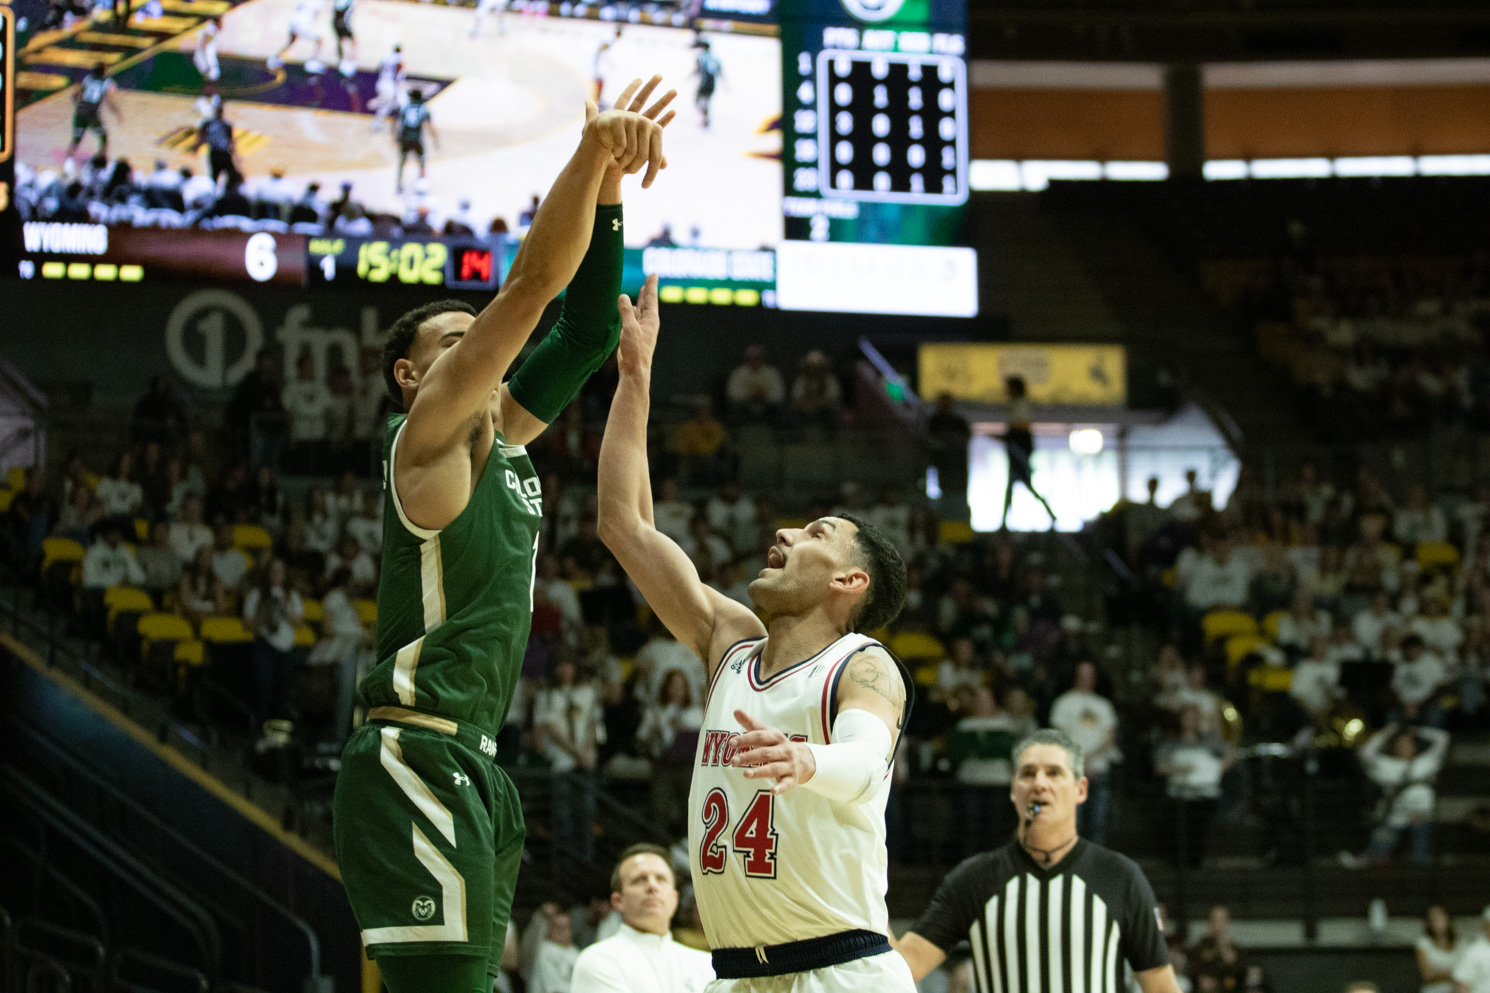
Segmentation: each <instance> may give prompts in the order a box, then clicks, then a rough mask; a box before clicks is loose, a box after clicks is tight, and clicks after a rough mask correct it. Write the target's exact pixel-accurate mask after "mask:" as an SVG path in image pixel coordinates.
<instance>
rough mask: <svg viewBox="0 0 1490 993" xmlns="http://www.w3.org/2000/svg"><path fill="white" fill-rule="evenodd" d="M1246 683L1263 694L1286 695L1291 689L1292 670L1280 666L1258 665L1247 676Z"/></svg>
mask: <svg viewBox="0 0 1490 993" xmlns="http://www.w3.org/2000/svg"><path fill="white" fill-rule="evenodd" d="M1247 682H1249V683H1251V684H1252V685H1253V686H1255V687H1257V688H1258V689H1260V690H1262V691H1263V692H1264V693H1287V692H1288V691H1289V690H1291V689H1292V688H1293V670H1292V669H1285V668H1284V667H1283V666H1281V665H1260V666H1258V667H1257V668H1256V669H1253V670H1252V671H1251V672H1250V673H1248V674H1247Z"/></svg>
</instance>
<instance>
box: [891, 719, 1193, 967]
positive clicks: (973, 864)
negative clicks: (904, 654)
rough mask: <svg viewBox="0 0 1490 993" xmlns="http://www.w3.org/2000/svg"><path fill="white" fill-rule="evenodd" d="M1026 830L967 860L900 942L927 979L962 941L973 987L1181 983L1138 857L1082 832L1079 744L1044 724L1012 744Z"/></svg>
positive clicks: (1017, 800) (1017, 799)
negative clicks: (1128, 979)
mask: <svg viewBox="0 0 1490 993" xmlns="http://www.w3.org/2000/svg"><path fill="white" fill-rule="evenodd" d="M1014 767H1015V774H1014V785H1013V787H1012V788H1011V790H1010V797H1011V799H1012V800H1013V801H1014V808H1015V810H1016V811H1018V813H1019V833H1018V835H1017V837H1016V838H1015V840H1014V841H1011V842H1009V844H1007V845H1004V846H1003V847H1002V848H998V849H995V850H993V851H991V852H984V853H983V854H981V855H974V856H973V857H972V858H970V859H967V860H966V861H964V862H963V863H962V864H961V865H959V866H958V867H957V868H956V869H953V870H952V872H951V874H950V875H948V876H947V878H946V879H945V880H943V882H942V885H941V886H940V887H939V888H938V889H937V891H936V896H934V897H933V898H932V900H931V906H929V907H927V908H926V912H925V913H923V914H922V915H921V919H920V920H918V921H916V923H915V926H914V927H912V928H911V930H910V931H907V932H906V934H905V937H903V938H901V939H900V940H899V941H898V942H896V943H895V947H896V948H897V949H898V950H899V951H900V954H901V955H903V956H905V960H906V962H908V963H909V964H910V967H911V973H912V975H914V976H915V978H916V980H917V981H918V982H919V981H920V979H921V977H923V976H925V975H926V974H927V973H928V972H930V971H931V970H932V969H935V968H936V967H937V966H938V965H940V964H941V963H942V961H943V960H944V959H946V957H947V953H948V952H949V951H951V950H952V949H953V948H955V947H956V946H957V944H958V943H959V942H961V941H962V940H963V939H967V940H968V942H969V943H970V945H971V955H972V964H973V981H974V985H975V987H976V989H977V993H1123V991H1124V990H1126V989H1127V985H1126V983H1125V981H1124V975H1123V966H1124V964H1125V963H1126V964H1127V965H1128V966H1129V967H1131V968H1132V969H1133V973H1134V976H1135V977H1136V978H1137V980H1138V985H1139V986H1140V987H1141V988H1142V990H1143V993H1179V986H1178V984H1177V983H1176V982H1175V978H1174V969H1173V968H1172V967H1171V966H1170V965H1169V952H1168V950H1167V948H1166V947H1165V944H1164V934H1163V932H1162V931H1161V929H1160V927H1159V916H1158V911H1157V908H1156V906H1155V901H1154V891H1153V889H1152V888H1150V886H1149V883H1148V880H1147V879H1145V878H1144V877H1143V872H1142V871H1141V870H1140V869H1139V868H1138V866H1137V865H1135V864H1134V863H1133V861H1132V860H1131V859H1128V858H1125V857H1124V856H1122V855H1119V854H1117V853H1116V852H1113V851H1109V850H1108V849H1106V848H1103V847H1102V846H1101V845H1098V844H1094V843H1092V842H1090V841H1084V840H1082V839H1081V838H1080V837H1078V836H1077V833H1076V807H1077V805H1079V804H1081V803H1082V802H1084V801H1085V800H1086V789H1087V781H1086V776H1085V775H1084V768H1083V762H1082V753H1081V746H1080V745H1078V744H1077V743H1076V742H1075V741H1073V740H1072V739H1071V738H1070V736H1068V735H1067V734H1065V733H1064V732H1062V731H1054V730H1046V731H1036V732H1035V733H1034V734H1032V735H1030V736H1029V737H1027V738H1025V739H1024V740H1023V741H1021V742H1020V743H1019V744H1018V745H1017V746H1015V749H1014Z"/></svg>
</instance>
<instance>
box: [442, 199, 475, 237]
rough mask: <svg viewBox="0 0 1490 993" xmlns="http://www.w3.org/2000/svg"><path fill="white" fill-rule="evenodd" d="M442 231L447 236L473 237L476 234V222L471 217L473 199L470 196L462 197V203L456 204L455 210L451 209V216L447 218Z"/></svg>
mask: <svg viewBox="0 0 1490 993" xmlns="http://www.w3.org/2000/svg"><path fill="white" fill-rule="evenodd" d="M442 231H443V232H444V234H445V236H446V237H447V238H448V237H452V236H456V235H464V236H466V237H471V236H473V235H475V234H476V222H475V220H474V219H473V218H472V217H471V201H470V199H469V198H462V199H461V201H460V203H459V204H457V205H456V208H455V210H453V211H451V213H450V216H449V217H447V218H445V226H444V228H443V229H442Z"/></svg>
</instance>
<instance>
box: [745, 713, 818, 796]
mask: <svg viewBox="0 0 1490 993" xmlns="http://www.w3.org/2000/svg"><path fill="white" fill-rule="evenodd" d="M735 720H737V721H739V722H740V726H741V727H742V728H744V729H745V733H744V734H742V735H740V737H738V738H736V739H735V757H734V758H732V759H730V765H733V766H735V767H736V768H741V769H744V770H745V778H746V779H774V780H775V781H776V782H775V784H774V785H772V787H771V793H772V794H773V795H775V796H780V795H781V794H783V793H785V792H786V791H787V790H789V789H791V788H792V787H793V786H801V785H802V784H803V783H805V782H807V781H808V780H809V779H811V778H812V777H813V775H814V774H815V773H816V772H817V760H816V759H814V758H813V757H812V749H810V748H808V747H807V743H806V742H802V741H792V740H791V739H790V738H788V737H787V736H786V735H785V734H784V733H783V732H781V731H778V730H776V729H775V728H768V727H766V726H765V725H764V724H762V723H761V722H760V721H757V720H756V719H755V718H754V717H751V716H750V715H749V714H747V713H745V711H743V710H737V711H735Z"/></svg>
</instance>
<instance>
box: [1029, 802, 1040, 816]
mask: <svg viewBox="0 0 1490 993" xmlns="http://www.w3.org/2000/svg"><path fill="white" fill-rule="evenodd" d="M1029 815H1030V816H1031V817H1039V816H1040V805H1039V804H1038V803H1032V804H1030V809H1029Z"/></svg>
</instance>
